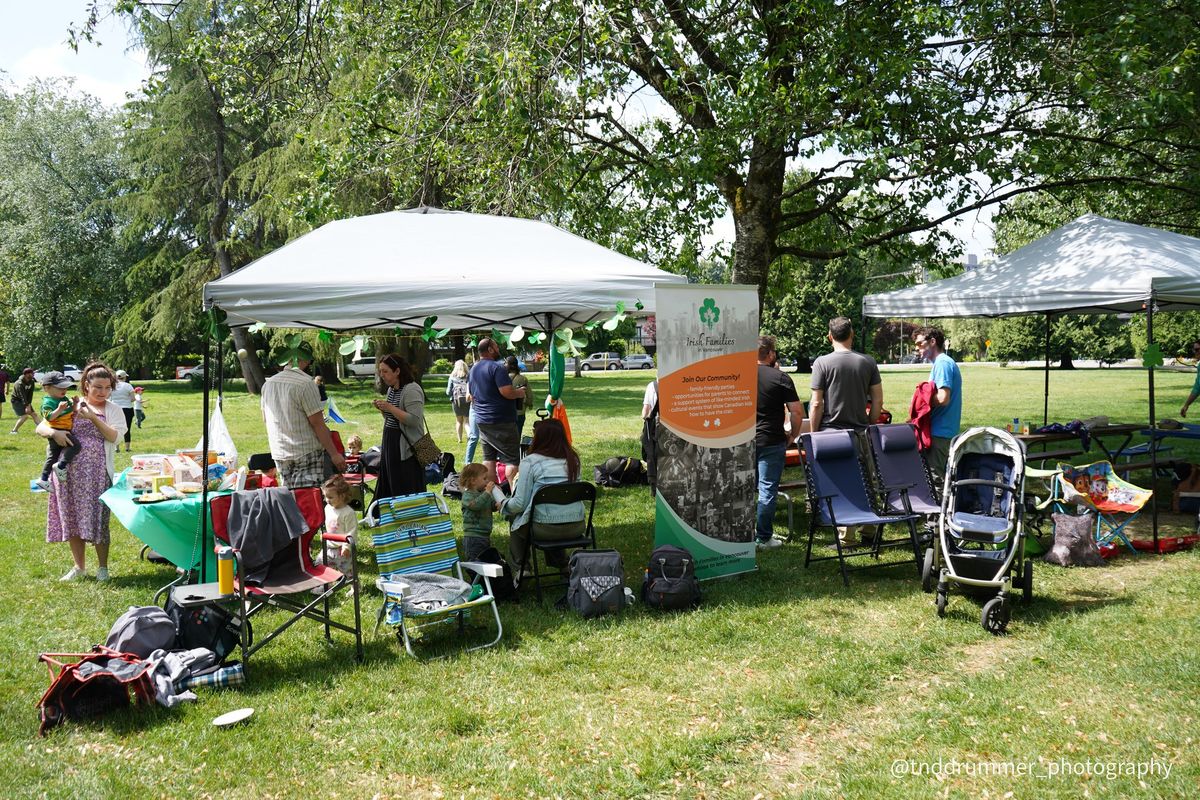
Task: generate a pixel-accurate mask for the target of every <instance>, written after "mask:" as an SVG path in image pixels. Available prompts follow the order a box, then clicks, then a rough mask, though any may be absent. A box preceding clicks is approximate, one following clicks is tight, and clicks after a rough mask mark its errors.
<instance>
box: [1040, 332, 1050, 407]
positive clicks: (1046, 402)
mask: <svg viewBox="0 0 1200 800" xmlns="http://www.w3.org/2000/svg"><path fill="white" fill-rule="evenodd" d="M1042 372H1043V374H1044V376H1045V387H1044V388H1043V390H1042V426H1043V427H1045V426H1046V425H1049V424H1050V314H1049V313H1048V312H1047V314H1046V366H1045V368H1044V369H1043V370H1042Z"/></svg>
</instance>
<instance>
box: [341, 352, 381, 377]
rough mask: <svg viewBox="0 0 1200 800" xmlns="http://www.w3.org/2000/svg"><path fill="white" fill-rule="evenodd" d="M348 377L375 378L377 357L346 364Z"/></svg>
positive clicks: (358, 359)
mask: <svg viewBox="0 0 1200 800" xmlns="http://www.w3.org/2000/svg"><path fill="white" fill-rule="evenodd" d="M346 375H347V377H352V378H374V377H375V356H362V357H361V358H356V359H354V360H353V361H347V362H346Z"/></svg>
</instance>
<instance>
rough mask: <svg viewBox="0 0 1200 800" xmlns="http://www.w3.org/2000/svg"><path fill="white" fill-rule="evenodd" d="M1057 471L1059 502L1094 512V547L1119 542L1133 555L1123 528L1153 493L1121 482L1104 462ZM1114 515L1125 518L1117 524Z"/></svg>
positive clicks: (1133, 550)
mask: <svg viewBox="0 0 1200 800" xmlns="http://www.w3.org/2000/svg"><path fill="white" fill-rule="evenodd" d="M1058 468H1059V469H1060V470H1061V471H1062V474H1061V475H1059V476H1058V488H1059V490H1060V491H1061V495H1060V497H1061V502H1063V503H1071V504H1074V505H1076V506H1079V507H1083V508H1090V509H1094V510H1095V511H1096V544H1097V545H1100V546H1103V545H1106V544H1113V542H1114V540H1115V541H1120V542H1121V543H1122V544H1124V545H1125V546H1126V547H1128V548H1129V552H1131V553H1137V552H1138V551H1137V549H1136V548H1135V547H1134V546H1133V543H1132V542H1130V541H1129V537H1128V536H1126V535H1125V528H1126V527H1127V526H1128V525H1129V523H1131V522H1133V521H1134V520H1135V519H1137V516H1138V514H1140V513H1141V511H1142V507H1143V506H1145V505H1146V503H1147V501H1149V500H1150V498H1151V497H1153V496H1154V492H1153V491H1151V490H1150V489H1143V488H1142V487H1140V486H1134V485H1133V484H1132V483H1129V482H1128V481H1125V480H1122V479H1121V478H1120V477H1119V476H1118V475H1117V473H1116V472H1115V471H1113V465H1112V464H1110V463H1109V462H1107V461H1097V462H1096V463H1094V464H1082V465H1080V466H1077V467H1073V466H1071V465H1070V464H1059V465H1058ZM1118 514H1128V515H1129V516H1127V517H1125V519H1124V520H1121V521H1119V520H1118V518H1117V515H1118Z"/></svg>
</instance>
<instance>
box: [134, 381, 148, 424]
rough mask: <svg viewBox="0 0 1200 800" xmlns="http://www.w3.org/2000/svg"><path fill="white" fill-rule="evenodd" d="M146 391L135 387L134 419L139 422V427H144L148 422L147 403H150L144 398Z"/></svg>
mask: <svg viewBox="0 0 1200 800" xmlns="http://www.w3.org/2000/svg"><path fill="white" fill-rule="evenodd" d="M143 392H144V389H143V388H142V387H141V386H135V387H133V417H134V419H136V420H137V426H138V427H139V428H141V427H142V423H143V422H145V421H146V403H148V402H149V401H148V400H147V399H146V398H145V397H143V396H142V394H143Z"/></svg>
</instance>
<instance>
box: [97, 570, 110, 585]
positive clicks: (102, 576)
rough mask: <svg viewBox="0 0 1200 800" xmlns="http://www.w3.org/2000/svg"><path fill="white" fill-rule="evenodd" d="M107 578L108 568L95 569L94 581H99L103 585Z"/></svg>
mask: <svg viewBox="0 0 1200 800" xmlns="http://www.w3.org/2000/svg"><path fill="white" fill-rule="evenodd" d="M108 578H109V575H108V567H97V568H96V580H97V581H99V582H100V583H104V582H105V581H107V580H108Z"/></svg>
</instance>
